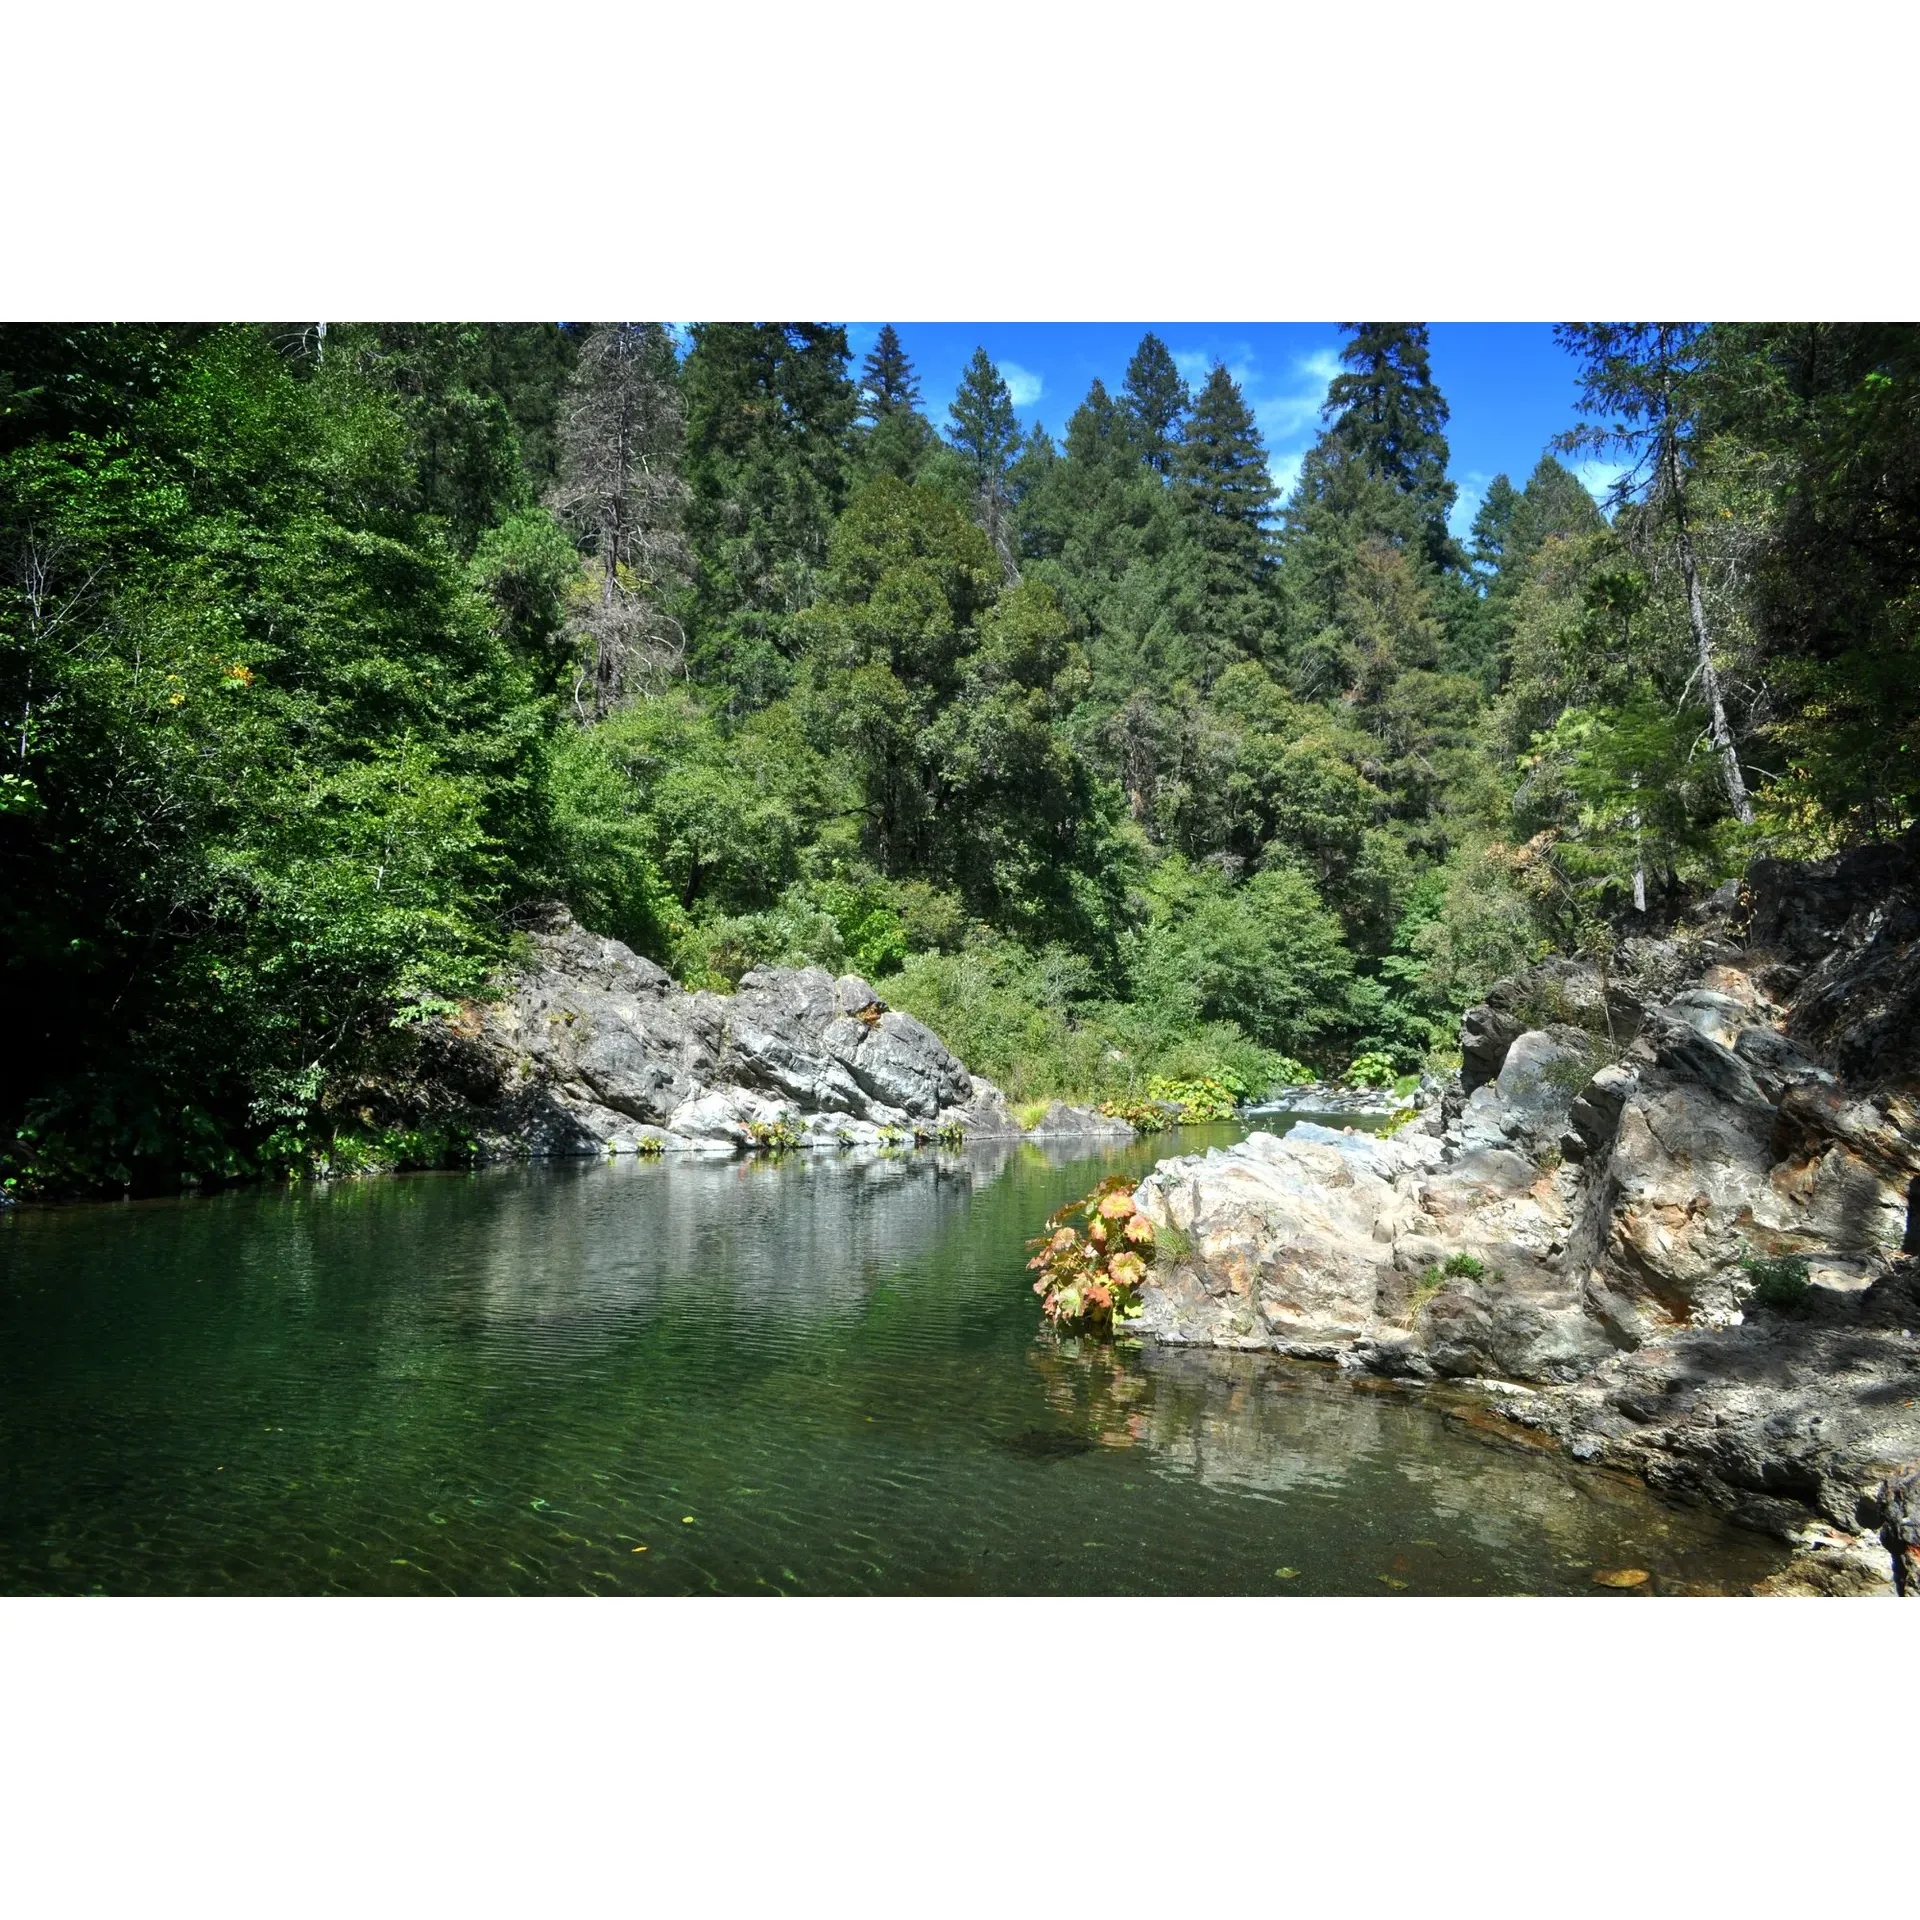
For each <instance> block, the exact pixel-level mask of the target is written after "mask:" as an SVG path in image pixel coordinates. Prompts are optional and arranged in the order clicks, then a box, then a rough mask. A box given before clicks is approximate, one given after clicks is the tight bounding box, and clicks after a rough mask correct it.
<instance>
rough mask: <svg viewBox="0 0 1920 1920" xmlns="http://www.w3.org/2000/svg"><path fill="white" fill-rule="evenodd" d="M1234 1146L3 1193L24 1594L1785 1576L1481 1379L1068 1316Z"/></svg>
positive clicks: (1484, 1584)
mask: <svg viewBox="0 0 1920 1920" xmlns="http://www.w3.org/2000/svg"><path fill="white" fill-rule="evenodd" d="M1272 1124H1276V1125H1280V1124H1284V1123H1272ZM1235 1137H1237V1130H1236V1129H1231V1128H1211V1129H1200V1128H1190V1129H1188V1130H1186V1132H1185V1133H1184V1134H1182V1135H1178V1136H1163V1137H1162V1138H1160V1139H1159V1140H1156V1141H1151V1142H1145V1143H1139V1144H1136V1145H1133V1146H1129V1147H1126V1148H1122V1149H1117V1150H1111V1151H1095V1152H1092V1153H1089V1152H1088V1151H1087V1150H1086V1149H1084V1148H1079V1147H1075V1148H1070V1149H1069V1148H1066V1147H1065V1146H1064V1144H1063V1143H1055V1144H1054V1146H1053V1148H1052V1150H1051V1151H1049V1150H1047V1149H1044V1148H1042V1147H1040V1146H1037V1145H1034V1144H1031V1143H1029V1144H1025V1145H1019V1146H1013V1147H987V1146H981V1147H976V1148H971V1149H967V1150H965V1151H962V1152H957V1153H934V1152H920V1153H914V1154H904V1155H900V1156H895V1157H888V1158H877V1159H872V1158H869V1159H862V1158H856V1157H853V1156H829V1155H818V1154H793V1155H790V1156H787V1157H785V1158H783V1159H779V1160H771V1161H770V1160H752V1159H750V1160H725V1161H717V1162H716V1161H702V1162H688V1161H685V1160H675V1161H671V1162H645V1161H632V1160H626V1161H617V1162H611V1163H600V1162H593V1163H585V1164H569V1165H559V1166H544V1167H500V1168H492V1169H488V1170H486V1171H483V1172H480V1173H477V1174H473V1175H460V1174H429V1175H420V1176H415V1177H410V1178H403V1179H391V1180H367V1181H359V1182H345V1183H341V1184H339V1185H336V1186H333V1187H328V1188H311V1187H309V1188H302V1189H296V1190H294V1191H291V1192H284V1193H282V1192H241V1193H233V1194H227V1195H223V1196H219V1197H216V1198H212V1199H192V1200H180V1201H156V1202H151V1203H128V1204H123V1205H115V1206H88V1207H66V1208H48V1209H22V1210H19V1211H17V1212H14V1213H12V1214H8V1215H0V1590H3V1591H6V1592H11V1593H246V1594H278V1593H387V1594H398V1593H596V1594H598V1593H795V1594H805V1593H815V1594H847V1593H896V1594H899V1593H1025V1594H1042V1593H1058V1594H1105V1593H1128V1594H1133V1593H1171V1594H1215V1593H1237V1594H1247V1593H1275V1594H1377V1595H1380V1596H1382V1597H1386V1596H1390V1595H1395V1594H1420V1593H1426V1594H1438V1593H1454V1594H1460V1593H1466V1594H1481V1593H1484V1594H1493V1593H1516V1592H1524V1593H1585V1594H1594V1595H1596V1597H1599V1596H1600V1595H1601V1593H1602V1590H1601V1589H1598V1588H1597V1587H1596V1585H1595V1575H1596V1574H1597V1573H1601V1572H1607V1571H1615V1570H1619V1569H1623V1568H1641V1569H1645V1570H1646V1571H1647V1573H1648V1574H1649V1575H1650V1578H1649V1580H1648V1581H1647V1582H1646V1583H1645V1585H1644V1586H1642V1587H1640V1588H1639V1589H1637V1591H1638V1592H1640V1593H1647V1592H1655V1593H1659V1592H1667V1593H1673V1592H1694V1593H1699V1592H1709V1593H1711V1592H1739V1591H1742V1590H1744V1589H1745V1588H1747V1587H1749V1586H1751V1585H1752V1583H1753V1582H1754V1581H1756V1580H1758V1579H1760V1578H1762V1577H1764V1576H1765V1575H1766V1574H1768V1573H1769V1572H1771V1571H1773V1570H1774V1569H1775V1568H1776V1567H1778V1566H1779V1565H1781V1564H1782V1562H1783V1560H1784V1558H1785V1555H1784V1552H1783V1551H1782V1550H1781V1549H1780V1548H1778V1547H1776V1546H1775V1545H1773V1544H1772V1543H1770V1542H1768V1541H1766V1540H1763V1539H1760V1538H1758V1537H1756V1536H1753V1535H1750V1534H1743V1533H1740V1532H1738V1531H1735V1530H1733V1529H1730V1528H1726V1527H1723V1526H1721V1525H1720V1524H1718V1523H1717V1522H1716V1521H1714V1520H1713V1519H1712V1518H1711V1517H1710V1516H1708V1515H1707V1514H1705V1513H1702V1512H1697V1511H1692V1510H1679V1509H1674V1508H1670V1507H1668V1506H1665V1505H1663V1504H1662V1503H1661V1502H1660V1501H1658V1500H1656V1499H1655V1498H1654V1497H1653V1496H1652V1495H1651V1494H1650V1493H1649V1492H1648V1491H1647V1490H1646V1489H1645V1488H1644V1487H1642V1486H1640V1485H1638V1484H1637V1483H1634V1482H1628V1481H1624V1480H1621V1479H1617V1478H1614V1477H1612V1476H1609V1475H1605V1474H1598V1473H1595V1472H1593V1471H1591V1470H1588V1469H1581V1468H1578V1467H1575V1466H1573V1465H1572V1464H1571V1463H1570V1462H1567V1461H1565V1460H1564V1459H1562V1458H1560V1457H1558V1456H1555V1455H1550V1454H1542V1453H1538V1452H1535V1451H1532V1450H1529V1449H1527V1448H1524V1447H1516V1446H1513V1445H1512V1444H1509V1443H1508V1442H1507V1441H1506V1440H1504V1439H1502V1438H1500V1437H1498V1436H1495V1435H1492V1434H1489V1433H1485V1432H1481V1431H1477V1430H1475V1429H1474V1428H1473V1427H1472V1426H1470V1425H1468V1424H1466V1423H1465V1422H1464V1421H1463V1420H1461V1419H1459V1418H1457V1417H1450V1415H1449V1412H1448V1407H1447V1404H1446V1402H1445V1400H1444V1399H1443V1398H1442V1397H1440V1396H1436V1395H1432V1394H1423V1393H1421V1392H1419V1391H1417V1390H1414V1389H1408V1388H1402V1387H1396V1386H1387V1385H1381V1384H1369V1383H1365V1382H1362V1383H1359V1384H1355V1383H1354V1382H1351V1381H1349V1380H1346V1379H1344V1378H1342V1377H1341V1376H1340V1375H1338V1374H1337V1373H1336V1372H1335V1371H1334V1370H1333V1369H1331V1368H1326V1367H1315V1366H1310V1365H1305V1364H1300V1363H1294V1362H1288V1361H1282V1360H1276V1359H1273V1358H1271V1357H1266V1356H1257V1355H1238V1354H1214V1353H1196V1352H1169V1351H1155V1350H1145V1351H1141V1350H1135V1349H1129V1348H1122V1349H1118V1350H1115V1349H1108V1348H1103V1347H1100V1346H1096V1345H1092V1344H1084V1345H1078V1346H1076V1345H1075V1344H1073V1343H1070V1342H1068V1343H1063V1342H1059V1341H1056V1340H1054V1339H1053V1338H1052V1337H1051V1336H1049V1335H1046V1334H1043V1333H1041V1332H1040V1331H1039V1326H1040V1316H1039V1311H1038V1302H1037V1301H1036V1300H1035V1299H1034V1296H1033V1294H1032V1293H1031V1292H1030V1291H1029V1286H1028V1283H1029V1280H1030V1278H1031V1276H1030V1275H1028V1274H1027V1272H1026V1271H1025V1268H1024V1264H1023V1263H1024V1260H1025V1257H1026V1256H1025V1251H1024V1247H1023V1242H1024V1241H1025V1240H1026V1239H1027V1237H1028V1236H1029V1235H1031V1234H1033V1233H1035V1232H1037V1231H1038V1229H1039V1227H1040V1224H1041V1222H1042V1221H1043V1220H1044V1219H1045V1217H1046V1215H1047V1214H1048V1212H1049V1211H1050V1210H1051V1209H1052V1208H1053V1207H1055V1206H1057V1205H1058V1204H1059V1203H1060V1202H1061V1201H1062V1200H1065V1199H1069V1198H1073V1197H1077V1196H1078V1195H1079V1194H1081V1193H1084V1192H1085V1191H1086V1190H1087V1189H1088V1188H1089V1187H1091V1186H1092V1185H1093V1183H1094V1182H1095V1181H1096V1180H1097V1179H1098V1178H1099V1177H1100V1176H1101V1175H1103V1174H1105V1173H1109V1172H1113V1171H1117V1170H1121V1169H1128V1170H1138V1171H1145V1169H1146V1168H1147V1167H1148V1166H1150V1165H1151V1164H1152V1163H1153V1162H1154V1161H1155V1160H1156V1159H1159V1158H1161V1157H1162V1156H1163V1155H1165V1154H1168V1153H1171V1152H1180V1151H1191V1150H1192V1149H1193V1148H1195V1147H1196V1146H1200V1145H1207V1144H1220V1143H1224V1142H1226V1141H1228V1140H1231V1139H1233V1138H1235ZM1069 1154H1071V1155H1072V1156H1073V1157H1069ZM1607 1597H1624V1596H1612V1595H1608V1596H1607Z"/></svg>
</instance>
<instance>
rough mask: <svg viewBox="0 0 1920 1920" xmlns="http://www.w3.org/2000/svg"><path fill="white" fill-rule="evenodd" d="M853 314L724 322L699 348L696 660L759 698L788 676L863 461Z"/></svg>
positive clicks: (693, 389)
mask: <svg viewBox="0 0 1920 1920" xmlns="http://www.w3.org/2000/svg"><path fill="white" fill-rule="evenodd" d="M847 360H848V347H847V335H846V329H845V328H844V327H837V326H823V325H819V324H815V323H810V322H795V321H785V322H783V321H771V322H753V323H740V322H716V323H703V324H701V325H699V326H696V327H695V328H694V329H693V350H692V352H691V353H689V354H688V356H687V362H686V367H685V390H686V401H687V465H686V477H687V481H688V484H689V486H690V487H691V489H692V500H691V504H690V507H689V510H688V515H687V521H688V531H689V532H690V534H691V535H692V538H693V547H694V553H695V556H696V559H697V561H698V564H699V574H698V600H697V605H698V628H697V634H696V638H695V646H694V652H695V655H696V658H695V660H694V665H695V668H696V670H697V671H698V672H699V673H700V675H701V677H703V678H706V679H710V680H715V681H718V682H720V683H721V684H723V685H725V686H726V687H727V688H728V689H729V692H730V695H731V699H732V702H733V704H735V705H742V704H744V705H747V706H754V705H759V704H761V703H762V702H764V701H766V700H768V699H771V698H773V697H774V696H775V695H777V694H778V692H779V691H780V690H781V688H782V687H783V686H784V685H785V683H786V679H787V671H788V662H789V657H790V653H791V648H790V645H789V643H788V640H787V637H786V626H787V622H788V620H789V619H790V618H791V616H792V615H793V614H794V613H796V612H798V611H799V609H800V608H802V607H804V606H806V605H808V604H809V603H810V601H811V600H812V598H813V596H814V593H815V591H816V587H817V582H818V577H819V573H820V569H821V568H822V567H823V566H824V565H825V563H826V555H827V535H828V532H829V531H830V529H831V527H832V524H833V520H834V516H835V515H836V514H837V513H838V512H839V510H840V507H841V505H842V503H843V501H844V499H845V497H846V493H847V487H848V482H849V479H850V477H851V473H852V452H853V449H852V430H853V422H854V410H855V407H856V405H857V404H858V403H857V399H856V396H855V393H854V387H853V382H852V381H851V380H849V379H848V378H847Z"/></svg>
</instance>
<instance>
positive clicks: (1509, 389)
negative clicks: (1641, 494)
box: [847, 321, 1617, 534]
mask: <svg viewBox="0 0 1920 1920" xmlns="http://www.w3.org/2000/svg"><path fill="white" fill-rule="evenodd" d="M894 325H895V329H896V330H897V331H898V333H899V335H900V338H901V341H902V343H903V344H904V345H905V347H906V350H907V354H908V357H909V358H910V359H911V360H912V361H913V364H914V368H915V370H916V371H917V372H918V374H919V375H920V383H921V391H922V395H923V398H924V402H925V405H926V409H927V413H928V416H929V417H930V418H931V419H932V420H933V422H934V424H935V425H936V426H939V427H942V428H944V427H945V425H946V419H947V403H948V401H949V400H951V399H952V398H953V393H954V389H955V388H956V386H957V385H958V384H959V380H960V374H961V370H962V369H963V368H964V367H965V366H966V363H967V361H968V360H969V359H970V358H971V357H972V354H973V350H974V348H975V347H976V346H982V347H985V348H986V350H987V353H988V355H989V356H990V357H991V358H992V360H993V361H994V363H995V364H996V365H997V366H998V367H999V369H1000V371H1001V373H1002V375H1004V377H1005V379H1006V382H1007V386H1008V389H1009V391H1010V392H1011V393H1012V395H1013V403H1014V406H1015V408H1016V410H1017V411H1018V413H1019V415H1020V418H1021V420H1022V421H1023V422H1024V423H1026V424H1027V425H1029V426H1031V425H1033V424H1035V423H1036V422H1037V423H1038V424H1039V425H1041V426H1044V427H1045V428H1046V429H1047V430H1048V431H1049V432H1050V433H1051V434H1052V435H1053V436H1054V438H1055V439H1056V440H1057V439H1059V438H1060V436H1061V434H1062V433H1063V432H1064V430H1065V428H1066V424H1067V416H1068V415H1069V414H1071V413H1072V412H1073V410H1074V408H1075V407H1077V406H1078V405H1079V404H1080V402H1081V401H1082V400H1083V399H1084V398H1085V397H1086V392H1087V388H1088V386H1089V385H1091V383H1092V382H1093V380H1094V379H1095V378H1096V377H1097V378H1099V379H1102V380H1104V381H1105V382H1106V383H1107V386H1108V388H1109V389H1110V390H1111V391H1114V392H1118V391H1119V387H1120V383H1121V381H1122V380H1123V379H1124V378H1125V375H1126V368H1127V362H1128V360H1130V359H1131V358H1132V357H1133V350H1134V348H1135V347H1136V346H1138V345H1139V343H1140V336H1141V335H1142V334H1143V333H1145V332H1147V331H1148V329H1149V327H1151V329H1152V331H1153V332H1155V333H1157V334H1159V336H1160V337H1161V339H1163V340H1164V341H1166V343H1167V345H1168V347H1169V348H1170V349H1171V351H1172V353H1173V356H1174V359H1175V360H1176V361H1177V362H1178V363H1179V366H1180V369H1181V371H1182V372H1183V373H1184V374H1185V375H1186V376H1187V379H1188V382H1189V383H1190V384H1191V385H1195V386H1197V385H1198V384H1199V383H1200V382H1201V381H1203V380H1204V379H1205V378H1206V377H1207V373H1208V370H1209V369H1210V368H1211V367H1212V365H1213V363H1214V361H1215V360H1221V361H1224V362H1225V364H1226V366H1227V369H1228V371H1229V372H1231V373H1232V375H1233V377H1234V378H1235V379H1236V380H1237V381H1239V383H1240V386H1241V390H1242V391H1243V392H1244V393H1245V394H1246V396H1247V399H1248V401H1249V403H1250V404H1251V405H1252V407H1253V409H1254V413H1255V415H1256V416H1257V418H1258V419H1259V422H1260V431H1261V433H1262V435H1263V436H1264V437H1265V439H1266V443H1267V449H1268V453H1269V456H1270V464H1271V466H1272V469H1273V477H1274V480H1275V482H1276V484H1277V485H1278V486H1279V487H1280V488H1281V490H1282V492H1283V493H1284V492H1287V491H1290V490H1291V488H1292V485H1293V481H1294V476H1295V475H1296V474H1297V473H1298V472H1299V468H1300V460H1301V456H1302V455H1303V454H1304V453H1305V452H1306V450H1307V449H1308V447H1310V446H1311V445H1312V444H1313V440H1314V436H1315V434H1317V433H1318V432H1319V429H1320V407H1321V404H1322V402H1323V401H1324V400H1325V399H1326V397H1327V383H1328V381H1329V380H1330V379H1332V377H1333V375H1334V373H1335V372H1336V371H1337V370H1338V359H1339V352H1340V343H1341V340H1342V338H1343V336H1342V334H1341V332H1340V329H1339V327H1338V326H1337V325H1335V324H1333V323H1332V322H1327V323H1325V324H1319V323H1315V322H1310V321H1269V322H1264V323H1261V324H1257V325H1244V326H1242V325H1221V326H1213V325H1196V324H1187V325H1181V324H1178V323H1169V324H1165V325H1162V324H1159V323H1156V322H1150V321H1142V322H1139V323H1137V324H1136V323H1131V322H1114V321H1086V322H1080V321H1010V322H1004V323H1001V322H996V323H990V324H984V325H974V324H972V323H969V322H954V321H896V322H895V323H894ZM879 331H880V327H879V323H878V322H877V321H876V322H873V323H870V324H850V325H849V326H848V328H847V333H848V337H849V340H850V342H851V344H852V346H853V352H854V365H855V367H856V369H857V368H858V366H859V363H860V362H861V361H862V360H863V359H864V358H865V357H866V354H867V352H868V350H869V349H870V348H871V347H872V345H873V341H874V336H875V335H876V334H877V333H878V332H879ZM1432 352H1433V375H1434V379H1435V381H1436V382H1437V383H1438V385H1439V388H1440V391H1441V392H1442V393H1443V394H1444V395H1445V396H1446V399H1447V404H1448V406H1449V407H1450V408H1451V409H1452V412H1453V417H1452V419H1451V420H1450V421H1449V423H1448V426H1447V437H1448V440H1449V442H1450V443H1451V446H1452V452H1453V457H1452V462H1451V467H1450V471H1451V472H1452V475H1453V478H1454V481H1455V482H1456V484H1457V485H1458V486H1459V489H1460V499H1459V502H1458V504H1457V505H1456V507H1455V509H1454V516H1453V519H1454V528H1455V531H1456V532H1458V533H1462V534H1464V533H1465V531H1466V529H1467V527H1468V525H1469V524H1470V523H1471V521H1472V519H1473V516H1474V513H1475V511H1476V510H1477V509H1478V507H1479V504H1480V500H1481V497H1482V496H1483V495H1484V493H1485V492H1486V488H1487V483H1488V482H1489V481H1490V480H1491V479H1492V478H1493V476H1494V475H1495V474H1496V473H1505V474H1506V475H1507V476H1508V477H1509V478H1510V479H1511V480H1512V481H1513V483H1514V484H1515V485H1516V486H1522V485H1524V484H1525V483H1526V478H1527V475H1528V474H1529V473H1531V472H1532V471H1533V466H1534V462H1535V461H1537V460H1538V459H1539V458H1540V455H1541V454H1542V452H1544V451H1545V449H1546V446H1547V443H1548V441H1549V440H1551V439H1552V438H1553V436H1554V435H1555V434H1556V433H1560V432H1562V431H1564V430H1565V429H1566V428H1568V427H1570V426H1572V425H1574V424H1575V420H1576V418H1577V416H1576V414H1575V411H1574V380H1573V362H1572V360H1571V359H1570V358H1569V356H1568V355H1567V353H1566V352H1565V351H1564V350H1563V349H1562V348H1561V347H1559V346H1558V345H1556V344H1555V341H1554V338H1553V329H1552V328H1551V327H1550V326H1546V325H1540V324H1534V323H1522V322H1491V321H1436V322H1434V323H1433V327H1432ZM1573 464H1579V463H1573ZM1580 471H1581V476H1582V478H1583V479H1585V480H1586V482H1587V484H1588V486H1589V487H1590V488H1591V489H1592V490H1593V491H1594V492H1595V493H1596V495H1597V494H1598V493H1599V492H1601V491H1602V490H1603V489H1604V487H1605V485H1606V483H1607V482H1608V481H1609V480H1610V479H1612V477H1613V475H1614V473H1615V472H1616V471H1617V469H1616V468H1614V467H1612V466H1609V465H1605V464H1602V463H1594V462H1588V463H1585V464H1583V465H1580Z"/></svg>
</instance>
